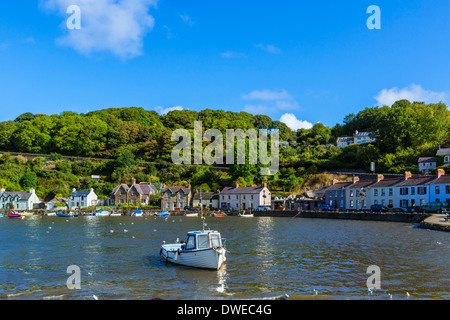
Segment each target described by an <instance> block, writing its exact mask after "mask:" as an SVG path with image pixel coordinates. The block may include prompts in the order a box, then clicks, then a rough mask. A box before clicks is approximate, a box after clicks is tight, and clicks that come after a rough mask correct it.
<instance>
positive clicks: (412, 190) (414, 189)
mask: <svg viewBox="0 0 450 320" xmlns="http://www.w3.org/2000/svg"><path fill="white" fill-rule="evenodd" d="M414 194H416V188H414V187H411V195H414Z"/></svg>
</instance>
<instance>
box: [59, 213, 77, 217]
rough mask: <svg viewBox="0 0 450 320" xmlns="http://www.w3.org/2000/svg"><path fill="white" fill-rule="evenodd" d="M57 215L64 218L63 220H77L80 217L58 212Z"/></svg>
mask: <svg viewBox="0 0 450 320" xmlns="http://www.w3.org/2000/svg"><path fill="white" fill-rule="evenodd" d="M56 215H57V216H58V217H62V218H75V217H78V215H77V214H70V213H62V212H57V213H56Z"/></svg>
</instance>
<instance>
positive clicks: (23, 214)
mask: <svg viewBox="0 0 450 320" xmlns="http://www.w3.org/2000/svg"><path fill="white" fill-rule="evenodd" d="M20 215H21V216H24V217H31V216H32V215H34V212H21V213H20Z"/></svg>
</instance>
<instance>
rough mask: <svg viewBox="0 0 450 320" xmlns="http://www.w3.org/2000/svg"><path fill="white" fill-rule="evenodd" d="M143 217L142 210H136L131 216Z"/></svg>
mask: <svg viewBox="0 0 450 320" xmlns="http://www.w3.org/2000/svg"><path fill="white" fill-rule="evenodd" d="M142 215H143V213H142V210H135V211H133V213H132V214H131V216H132V217H142Z"/></svg>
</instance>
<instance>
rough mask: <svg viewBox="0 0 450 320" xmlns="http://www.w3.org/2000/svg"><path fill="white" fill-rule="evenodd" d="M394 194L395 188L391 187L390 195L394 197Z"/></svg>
mask: <svg viewBox="0 0 450 320" xmlns="http://www.w3.org/2000/svg"><path fill="white" fill-rule="evenodd" d="M393 195H394V189H392V188H389V197H392V196H393Z"/></svg>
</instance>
